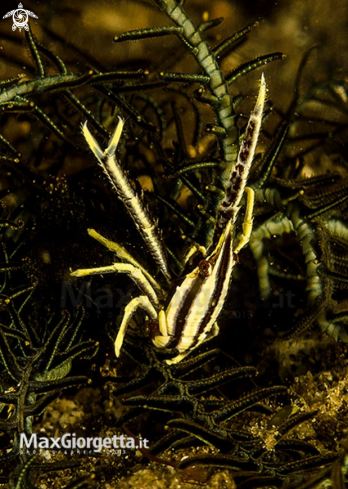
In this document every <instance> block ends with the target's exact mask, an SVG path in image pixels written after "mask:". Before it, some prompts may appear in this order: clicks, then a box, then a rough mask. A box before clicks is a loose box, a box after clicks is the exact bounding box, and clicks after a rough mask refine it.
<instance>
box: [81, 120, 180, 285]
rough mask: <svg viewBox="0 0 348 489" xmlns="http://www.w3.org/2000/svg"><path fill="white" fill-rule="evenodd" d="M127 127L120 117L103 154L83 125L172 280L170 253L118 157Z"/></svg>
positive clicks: (136, 223) (158, 263) (110, 179)
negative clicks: (119, 145)
mask: <svg viewBox="0 0 348 489" xmlns="http://www.w3.org/2000/svg"><path fill="white" fill-rule="evenodd" d="M123 125H124V123H123V120H122V119H121V118H119V122H118V124H117V127H116V129H115V131H114V133H113V135H112V136H111V138H110V141H109V145H108V147H107V148H106V150H105V151H102V149H101V148H100V146H99V144H98V143H97V141H96V140H95V139H94V137H93V136H92V134H91V133H90V131H89V129H88V127H87V124H86V123H85V124H84V125H83V127H82V131H83V134H84V136H85V139H86V141H87V143H88V145H89V147H90V148H91V150H92V151H93V153H94V155H95V157H96V158H97V160H98V161H99V163H100V166H101V167H102V169H103V170H104V172H105V174H106V175H107V177H108V179H109V181H110V182H111V184H112V186H113V188H114V189H115V190H116V192H117V195H118V197H119V198H120V199H121V200H122V202H123V204H124V206H125V207H126V209H127V211H128V213H129V215H130V216H131V218H132V219H133V221H134V223H135V225H136V227H137V229H138V230H139V232H140V234H141V236H142V238H143V239H144V241H145V243H146V245H147V247H148V249H149V250H150V252H151V254H152V256H153V258H154V260H155V261H156V263H157V265H158V266H159V268H160V270H161V271H162V273H163V275H164V276H165V277H166V279H167V280H168V281H170V278H171V277H170V272H169V266H168V262H167V253H166V249H165V246H164V243H163V241H162V238H161V234H160V232H159V229H158V225H157V223H156V222H155V221H154V219H152V217H151V215H150V213H149V210H148V209H147V207H146V205H145V203H144V202H143V200H142V198H141V196H139V195H138V194H137V193H136V191H135V190H134V188H133V185H132V183H131V182H130V180H129V178H128V176H127V174H126V173H125V172H124V170H123V168H122V166H121V165H120V164H119V162H118V161H117V158H116V156H115V152H116V149H117V145H118V143H119V140H120V137H121V134H122V130H123Z"/></svg>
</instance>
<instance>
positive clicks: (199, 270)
mask: <svg viewBox="0 0 348 489" xmlns="http://www.w3.org/2000/svg"><path fill="white" fill-rule="evenodd" d="M265 95H266V84H265V80H264V77H263V76H262V78H261V85H260V90H259V95H258V99H257V102H256V105H255V108H254V110H253V112H252V114H251V116H250V119H249V121H248V124H247V128H246V130H245V133H244V137H243V141H242V144H241V147H240V150H239V154H238V160H237V163H236V165H235V168H234V169H233V171H232V173H231V176H230V182H229V185H228V187H227V189H226V195H225V197H224V199H223V201H222V203H221V205H220V208H219V210H218V213H217V217H216V230H215V236H216V238H215V240H214V242H213V246H212V247H213V249H212V250H211V251H210V252H209V253H208V256H206V257H205V258H204V260H202V261H201V262H200V263H199V265H198V266H197V267H196V268H195V269H194V270H193V271H192V272H191V273H189V274H188V275H186V276H185V277H184V278H183V280H182V282H181V285H179V286H178V287H177V288H176V290H175V291H174V293H173V295H172V297H171V299H170V300H169V301H168V306H167V307H166V308H164V306H163V303H164V299H165V298H166V294H165V293H164V291H163V290H162V288H161V287H160V285H159V284H158V283H157V282H156V281H155V280H154V279H153V277H152V276H151V275H150V274H149V272H147V270H145V269H144V268H143V267H142V266H141V265H140V263H138V262H137V261H136V260H135V259H134V258H133V257H132V256H131V255H130V254H129V253H128V252H127V251H126V250H125V249H124V248H123V247H122V246H120V245H118V244H117V243H114V242H112V241H109V240H107V239H105V238H103V237H102V236H101V235H99V234H98V233H97V232H96V231H94V230H89V231H88V232H89V234H90V235H91V236H92V237H94V238H95V239H97V240H98V241H99V242H101V243H102V244H103V245H104V246H106V247H107V248H109V249H110V250H111V251H113V252H114V253H115V254H116V255H117V257H118V258H119V259H121V260H123V261H124V262H126V263H114V264H112V265H110V266H107V267H101V268H92V269H81V270H76V271H75V272H73V273H72V275H73V276H75V277H81V276H84V275H91V274H102V273H127V274H129V275H130V277H131V278H132V279H133V281H134V282H135V283H136V285H137V286H138V287H139V289H140V290H141V291H142V292H143V295H141V296H139V297H135V298H134V299H132V300H131V301H130V302H129V304H128V305H127V306H126V308H125V311H124V314H123V318H122V322H121V326H120V329H119V331H118V334H117V337H116V340H115V353H116V356H119V353H120V350H121V346H122V343H123V338H124V335H125V332H126V328H127V326H128V324H129V322H130V320H131V317H132V315H133V314H134V313H135V311H136V310H137V309H138V308H141V309H142V310H143V311H145V313H146V315H147V316H148V317H149V318H150V320H152V321H155V322H156V323H158V327H157V328H156V331H154V332H153V333H152V341H153V343H154V345H155V346H156V347H159V348H166V349H169V348H175V349H176V351H177V353H176V355H175V356H174V357H173V358H170V359H166V360H165V361H166V362H167V363H168V364H171V363H177V362H179V361H181V360H182V359H183V358H184V357H185V356H186V355H188V354H189V353H190V352H191V351H192V350H193V349H194V348H196V347H197V346H198V345H200V344H201V343H202V342H204V341H205V340H207V339H208V338H211V337H213V336H215V335H216V334H217V333H218V327H217V325H216V320H217V318H218V316H219V314H220V312H221V310H222V308H223V305H224V303H225V299H226V296H227V293H228V290H229V285H230V282H231V277H232V271H233V267H234V265H235V263H236V255H237V254H238V252H239V251H240V250H241V249H242V247H243V246H245V244H246V243H247V242H248V241H249V238H250V234H251V230H252V211H253V202H254V192H253V191H252V190H251V189H250V188H248V187H246V183H247V177H248V174H249V171H250V167H251V163H252V160H253V157H254V154H255V149H256V144H257V140H258V135H259V132H260V127H261V120H262V114H263V107H264V101H265ZM122 127H123V122H122V121H121V119H120V122H119V125H118V126H117V128H116V130H115V132H114V135H113V136H112V138H111V140H110V143H109V146H108V148H107V149H106V150H105V151H104V152H103V151H102V150H101V149H100V147H99V145H98V143H97V142H96V141H95V139H94V138H93V137H92V135H91V133H90V132H89V130H88V128H87V125H86V124H85V125H84V126H83V133H84V136H85V138H86V141H87V143H88V145H89V146H90V148H91V150H92V151H93V153H94V155H95V156H96V158H97V159H98V161H99V163H100V165H101V166H102V168H103V170H104V171H105V173H106V174H107V176H108V178H109V179H110V181H111V183H112V185H113V187H114V188H115V190H116V192H117V194H118V196H119V197H120V199H121V200H122V201H123V202H124V204H125V206H126V208H127V210H128V212H129V213H130V215H131V216H132V218H133V220H134V222H135V223H136V225H137V227H138V229H139V231H140V233H141V235H142V237H143V239H144V241H145V243H146V244H147V246H148V248H149V251H150V252H151V254H152V255H153V257H154V259H155V260H156V262H157V264H158V266H159V267H160V269H161V271H162V273H163V274H164V276H165V277H166V278H167V280H169V271H168V270H169V267H168V265H167V259H166V254H165V251H164V249H165V248H164V246H163V243H162V242H161V240H160V238H159V236H160V235H159V234H157V233H155V223H154V222H153V221H152V219H151V217H150V215H149V213H148V212H147V211H146V207H145V206H144V205H143V203H142V201H141V198H140V197H139V196H138V195H137V194H136V192H135V190H134V189H133V187H132V185H131V184H130V182H129V181H128V178H127V176H126V174H125V173H124V172H123V170H122V168H121V166H120V164H119V163H118V162H117V160H116V157H115V151H116V147H117V144H118V141H119V138H120V136H121V132H122ZM244 193H246V210H245V218H244V223H243V233H242V234H241V235H240V236H239V237H238V238H237V240H234V231H235V230H234V224H235V222H236V218H237V214H238V211H239V208H240V203H241V200H242V197H243V195H244ZM144 216H145V217H144Z"/></svg>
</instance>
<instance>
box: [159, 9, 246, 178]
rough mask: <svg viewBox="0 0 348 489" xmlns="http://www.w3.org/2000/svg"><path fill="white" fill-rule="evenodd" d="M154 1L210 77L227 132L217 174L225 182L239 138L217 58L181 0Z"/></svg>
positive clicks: (233, 159) (230, 101)
mask: <svg viewBox="0 0 348 489" xmlns="http://www.w3.org/2000/svg"><path fill="white" fill-rule="evenodd" d="M155 2H156V3H157V5H158V6H159V7H160V9H161V10H163V11H164V12H165V13H166V15H167V16H168V17H169V18H170V19H171V20H172V21H173V22H174V23H175V24H176V25H177V26H178V28H180V34H179V37H181V38H182V40H183V41H184V42H185V44H186V45H189V46H190V48H191V54H192V56H193V57H194V58H195V60H196V62H197V64H198V65H199V66H200V68H201V69H202V70H203V72H204V74H205V75H207V76H208V78H209V88H210V91H211V94H212V95H213V96H214V97H216V100H217V101H218V104H217V107H216V114H217V117H218V119H219V124H220V125H221V126H222V127H223V128H224V129H225V131H226V136H225V137H224V139H223V141H222V146H223V153H224V155H223V158H224V162H225V168H224V169H223V171H222V174H221V175H220V178H221V180H222V181H223V182H224V186H225V185H226V184H227V181H228V177H229V175H230V172H231V168H232V167H233V166H234V163H235V161H236V143H237V140H238V129H237V127H236V124H235V112H234V107H233V102H232V97H231V95H230V93H229V90H228V84H227V83H226V80H225V77H224V75H223V73H222V71H221V69H220V66H219V64H218V61H217V58H216V56H215V54H214V52H213V50H212V49H211V48H210V46H209V44H208V43H207V42H206V41H205V40H204V38H203V36H202V33H201V32H200V31H199V30H198V29H197V28H196V26H195V25H194V23H193V22H192V20H191V19H190V18H189V17H188V16H187V14H186V12H185V10H184V9H183V7H182V5H180V2H177V1H176V0H155Z"/></svg>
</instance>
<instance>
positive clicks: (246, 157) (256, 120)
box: [215, 74, 266, 236]
mask: <svg viewBox="0 0 348 489" xmlns="http://www.w3.org/2000/svg"><path fill="white" fill-rule="evenodd" d="M265 98H266V82H265V77H264V75H263V74H262V77H261V83H260V90H259V94H258V97H257V101H256V105H255V107H254V110H253V112H252V113H251V116H250V118H249V121H248V125H247V127H246V130H245V133H244V136H243V141H242V144H241V147H240V150H239V153H238V160H237V164H236V166H235V168H234V170H233V171H232V172H231V176H230V181H229V184H228V186H227V189H226V193H225V197H224V199H223V200H222V202H221V204H220V207H219V209H218V213H217V219H216V228H215V235H217V236H219V235H220V234H221V232H222V230H223V229H224V228H225V226H226V223H227V222H229V221H232V222H235V220H236V217H237V214H238V210H239V205H240V202H241V200H242V197H243V194H244V190H245V186H246V183H247V179H248V175H249V171H250V168H251V164H252V161H253V159H254V155H255V150H256V145H257V141H258V138H259V133H260V129H261V121H262V114H263V108H264V104H265Z"/></svg>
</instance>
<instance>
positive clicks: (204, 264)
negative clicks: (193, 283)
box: [198, 260, 213, 277]
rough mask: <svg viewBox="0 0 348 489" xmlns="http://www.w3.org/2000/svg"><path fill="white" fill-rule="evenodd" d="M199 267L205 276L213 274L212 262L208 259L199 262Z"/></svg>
mask: <svg viewBox="0 0 348 489" xmlns="http://www.w3.org/2000/svg"><path fill="white" fill-rule="evenodd" d="M198 268H199V273H200V274H201V275H202V276H203V277H209V275H211V273H212V271H213V266H212V264H211V263H210V262H208V261H207V260H201V261H200V262H199V263H198Z"/></svg>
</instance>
